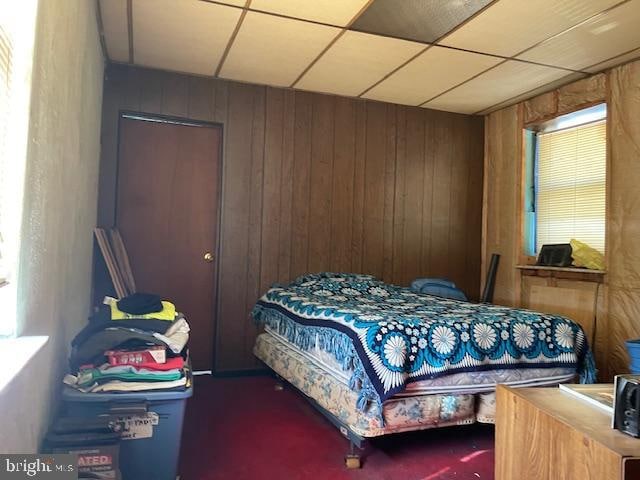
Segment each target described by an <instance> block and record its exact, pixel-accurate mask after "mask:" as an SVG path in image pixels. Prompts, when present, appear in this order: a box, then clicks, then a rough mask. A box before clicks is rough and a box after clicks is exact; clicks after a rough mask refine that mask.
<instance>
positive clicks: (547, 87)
mask: <svg viewBox="0 0 640 480" xmlns="http://www.w3.org/2000/svg"><path fill="white" fill-rule="evenodd" d="M565 73H566V72H565ZM586 77H587V75H586V74H584V73H578V72H573V73H569V74H568V75H567V76H566V77H561V78H559V79H557V80H554V81H553V82H551V83H545V84H544V85H542V86H541V87H538V88H535V89H533V90H529V91H528V92H526V93H523V94H522V95H518V96H517V97H512V98H509V99H507V100H505V101H504V102H502V103H499V104H497V105H492V106H491V107H489V108H487V109H486V110H483V111H481V112H480V115H486V114H487V113H491V112H495V111H496V110H500V109H501V108H505V107H508V106H510V105H514V104H516V103H520V102H522V101H524V100H527V99H529V98H533V97H537V96H538V95H542V94H543V93H546V92H550V91H551V90H555V89H557V88H560V87H562V86H563V85H567V84H569V83H573V82H575V81H577V80H580V79H582V78H586Z"/></svg>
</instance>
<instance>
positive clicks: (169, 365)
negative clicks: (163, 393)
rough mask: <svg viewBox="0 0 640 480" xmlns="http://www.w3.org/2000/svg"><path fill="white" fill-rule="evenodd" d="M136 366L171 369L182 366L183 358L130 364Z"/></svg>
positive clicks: (150, 368) (149, 368) (151, 368)
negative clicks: (162, 361)
mask: <svg viewBox="0 0 640 480" xmlns="http://www.w3.org/2000/svg"><path fill="white" fill-rule="evenodd" d="M132 367H136V368H146V369H147V370H173V369H176V368H178V369H180V368H182V367H184V359H183V358H182V357H173V358H167V361H166V362H165V363H155V362H142V363H136V364H135V365H132Z"/></svg>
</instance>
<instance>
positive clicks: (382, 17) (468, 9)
mask: <svg viewBox="0 0 640 480" xmlns="http://www.w3.org/2000/svg"><path fill="white" fill-rule="evenodd" d="M490 1H491V0H474V1H470V0H449V1H442V0H402V1H398V0H374V1H373V3H372V4H371V5H370V6H369V8H367V9H366V10H365V11H364V12H363V13H362V15H360V17H358V19H357V20H356V21H355V22H354V23H353V25H352V26H351V28H353V29H354V30H358V31H361V32H369V33H378V34H383V35H389V36H392V37H398V38H405V39H408V40H417V41H419V42H433V41H434V40H436V39H437V38H439V37H441V36H442V35H444V34H445V33H447V32H448V31H450V30H451V29H452V28H454V27H455V26H457V25H458V24H460V23H461V22H463V21H465V20H466V19H467V18H469V17H470V16H471V15H473V14H474V13H476V12H477V11H478V10H480V9H481V8H483V7H484V6H485V5H487V4H489V3H490Z"/></svg>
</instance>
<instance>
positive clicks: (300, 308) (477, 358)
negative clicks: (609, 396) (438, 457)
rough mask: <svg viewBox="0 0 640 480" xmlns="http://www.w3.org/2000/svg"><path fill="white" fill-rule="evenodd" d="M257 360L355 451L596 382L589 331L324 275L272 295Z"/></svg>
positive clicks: (354, 462)
mask: <svg viewBox="0 0 640 480" xmlns="http://www.w3.org/2000/svg"><path fill="white" fill-rule="evenodd" d="M252 316H253V318H254V320H255V321H256V322H257V323H258V324H260V325H261V326H263V327H264V332H263V333H261V334H260V335H259V336H258V337H257V339H256V344H255V347H254V353H255V355H256V356H257V357H258V358H259V359H260V360H262V361H263V362H264V363H265V364H266V365H267V366H268V367H269V368H270V369H272V370H273V371H274V372H275V373H276V374H277V375H278V376H279V377H281V378H282V379H284V380H286V381H287V382H288V383H289V384H291V385H293V386H294V387H295V388H296V389H298V390H299V391H300V392H302V393H303V394H304V395H305V396H306V397H307V398H308V399H309V400H310V401H311V402H312V403H313V404H314V405H315V406H316V407H317V408H318V409H319V410H320V411H321V412H322V413H323V414H324V415H325V416H326V417H327V418H328V419H329V420H330V421H331V422H333V423H334V424H335V425H336V426H337V427H338V428H339V429H340V431H341V433H342V434H343V435H344V436H346V437H347V438H348V439H349V440H350V447H351V450H350V453H349V455H347V466H350V467H358V466H359V464H360V460H359V456H358V455H357V454H356V450H355V448H356V447H363V446H364V443H365V440H366V439H368V438H372V437H377V436H381V435H387V434H391V433H398V432H405V431H411V430H421V429H427V428H436V427H445V426H452V425H464V424H471V423H474V422H476V421H479V422H484V423H493V420H494V412H495V408H494V405H495V400H494V391H495V386H496V384H498V383H502V384H508V385H511V386H515V387H517V386H536V385H538V386H542V385H547V386H548V385H556V384H558V383H564V382H571V381H575V380H577V379H579V380H580V381H581V382H584V383H590V382H593V381H594V380H595V365H594V364H593V357H592V355H591V351H590V350H589V347H588V344H587V341H586V338H585V335H584V332H583V331H582V328H581V327H580V326H579V325H578V324H576V323H574V322H572V321H570V320H568V319H566V318H564V317H559V316H555V315H546V314H541V313H536V312H532V311H528V310H520V309H512V308H507V307H500V306H495V305H487V304H473V303H468V302H460V301H456V300H449V299H445V298H440V297H435V296H431V295H425V294H418V293H415V292H412V291H411V290H410V289H408V288H404V287H399V286H395V285H390V284H386V283H383V282H382V281H380V280H378V279H376V278H374V277H372V276H369V275H357V274H344V273H326V272H325V273H319V274H311V275H305V276H302V277H299V278H297V279H296V280H294V281H293V282H291V283H290V284H287V285H276V286H273V287H272V288H271V289H269V291H267V292H266V293H265V294H264V295H263V296H262V297H261V298H260V300H259V301H258V302H257V304H256V306H255V307H254V309H253V312H252Z"/></svg>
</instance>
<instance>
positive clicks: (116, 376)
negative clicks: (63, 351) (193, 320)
mask: <svg viewBox="0 0 640 480" xmlns="http://www.w3.org/2000/svg"><path fill="white" fill-rule="evenodd" d="M188 340H189V324H188V323H187V320H186V319H185V318H184V316H183V315H182V314H180V313H178V312H176V308H175V306H174V305H173V304H172V303H170V302H168V301H161V300H160V297H159V296H157V295H152V294H147V293H134V294H133V295H130V296H128V297H125V298H123V299H121V300H115V299H113V298H106V299H105V305H104V306H103V307H102V308H101V310H100V311H99V312H98V313H97V314H95V315H93V316H92V317H91V318H90V319H89V324H88V325H87V326H86V327H85V328H84V329H83V330H82V331H81V332H80V333H79V334H78V335H77V336H76V337H75V338H74V339H73V341H72V352H71V357H70V359H69V366H70V369H71V373H70V374H68V375H66V376H65V378H64V383H65V384H67V385H69V386H71V387H74V388H76V389H78V390H80V391H83V392H92V393H105V392H125V393H126V392H141V391H150V390H165V391H166V390H184V389H186V388H188V387H189V386H190V382H191V380H190V372H189V361H188V360H189V356H188V350H187V348H186V345H187V341H188Z"/></svg>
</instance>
